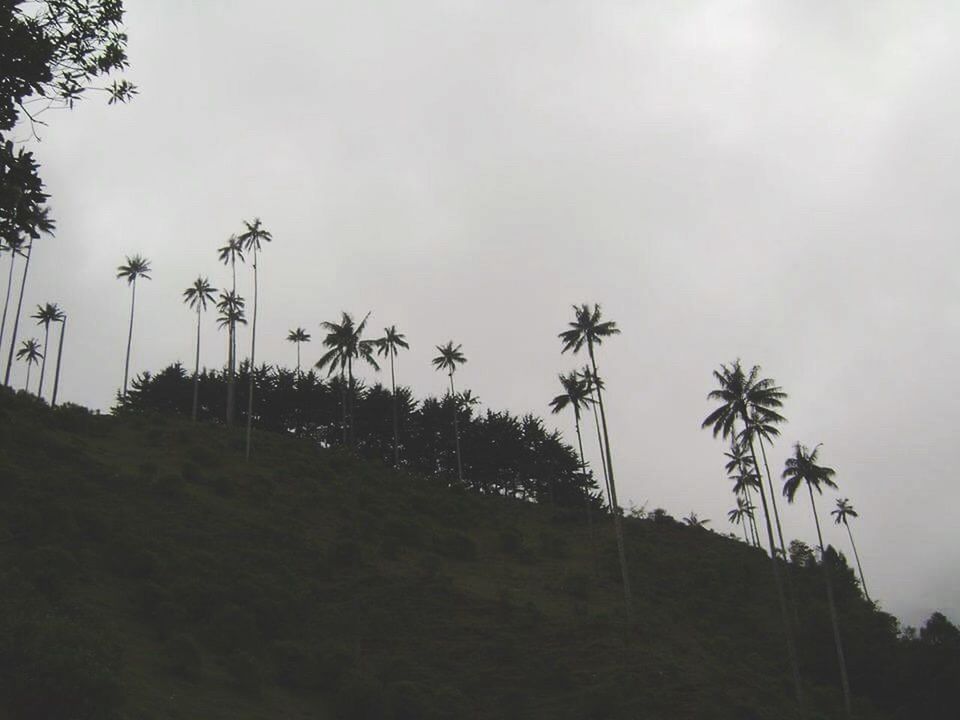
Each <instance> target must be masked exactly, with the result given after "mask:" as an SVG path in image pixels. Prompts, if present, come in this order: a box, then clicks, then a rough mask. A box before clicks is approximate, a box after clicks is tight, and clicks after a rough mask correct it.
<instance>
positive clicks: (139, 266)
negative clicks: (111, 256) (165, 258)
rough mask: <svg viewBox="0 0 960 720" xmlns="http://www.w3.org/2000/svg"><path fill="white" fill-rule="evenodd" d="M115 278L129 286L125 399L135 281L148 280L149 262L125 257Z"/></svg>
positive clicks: (144, 259)
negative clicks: (120, 279)
mask: <svg viewBox="0 0 960 720" xmlns="http://www.w3.org/2000/svg"><path fill="white" fill-rule="evenodd" d="M117 278H122V279H124V280H126V281H127V285H129V286H130V330H129V331H128V333H127V360H126V362H125V363H124V366H123V397H124V398H126V397H127V379H128V378H129V376H130V346H131V344H132V343H133V313H134V309H135V307H136V303H137V279H138V278H145V279H147V280H150V279H151V278H150V261H149V260H147V259H146V258H145V257H143V256H141V255H134V256H133V257H130V256H127V262H126V264H125V265H121V266H120V267H118V268H117Z"/></svg>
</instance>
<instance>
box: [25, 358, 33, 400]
mask: <svg viewBox="0 0 960 720" xmlns="http://www.w3.org/2000/svg"><path fill="white" fill-rule="evenodd" d="M31 367H33V363H32V362H30V361H29V360H27V381H26V382H25V383H24V384H23V389H24V392H27V393H29V392H30V368H31Z"/></svg>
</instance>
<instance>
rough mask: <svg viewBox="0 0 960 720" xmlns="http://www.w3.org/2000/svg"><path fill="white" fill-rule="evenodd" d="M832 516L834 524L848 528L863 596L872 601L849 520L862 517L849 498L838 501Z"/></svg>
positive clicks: (831, 512)
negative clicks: (841, 524)
mask: <svg viewBox="0 0 960 720" xmlns="http://www.w3.org/2000/svg"><path fill="white" fill-rule="evenodd" d="M830 514H831V515H833V517H834V522H836V523H837V525H839V524H840V523H843V526H844V527H845V528H847V536H848V537H849V538H850V545H852V546H853V557H854V558H855V559H856V561H857V570H858V571H859V573H860V586H861V587H862V588H863V594H864V596H865V597H866V598H867V600H870V593H868V592H867V581H866V580H865V579H864V577H863V567H862V566H861V565H860V555H859V553H857V544H856V543H855V542H854V541H853V533H852V532H851V531H850V523H849V522H848V518H852V517H860V516H859V514H858V513H857V511H856V510H854V509H853V505H851V504H850V499H849V498H841V499H838V500H837V507H836V509H835V510H831V511H830Z"/></svg>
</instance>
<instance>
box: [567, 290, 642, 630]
mask: <svg viewBox="0 0 960 720" xmlns="http://www.w3.org/2000/svg"><path fill="white" fill-rule="evenodd" d="M573 312H574V320H573V322H571V323H569V326H570V328H569V329H568V330H565V331H563V332H562V333H560V335H559V337H560V340H561V341H562V343H563V349H562V350H561V352H562V353H563V352H566V351H567V350H572V351H573V352H574V353H577V352H579V351H580V350H581V349H582V348H583V347H584V346H586V348H587V354H588V355H589V356H590V369H591V377H592V378H593V385H594V386H595V391H596V395H597V405H598V406H599V408H600V425H601V426H602V428H603V449H602V450H601V453H602V454H603V455H605V456H606V462H607V490H608V492H609V493H610V509H611V512H613V527H614V532H615V533H616V536H617V553H618V555H619V557H620V574H621V576H622V577H623V596H624V600H625V602H626V610H627V623H628V624H630V625H632V624H633V593H632V592H631V590H630V573H629V571H628V570H627V551H626V547H625V545H624V541H623V525H622V522H621V518H620V504H619V502H618V501H617V484H616V481H615V479H614V473H613V455H612V454H611V452H610V433H609V432H608V431H607V414H606V410H605V408H604V405H603V387H602V385H601V384H600V382H601V381H600V373H598V372H597V358H596V346H598V345H602V344H603V341H604V340H605V339H606V338H609V337H612V336H614V335H619V334H620V329H619V328H618V327H617V324H616V323H615V322H614V321H612V320H607V321H603V320H602V319H601V317H602V316H601V312H600V306H599V305H596V304H595V305H594V306H593V309H592V310H591V309H590V306H589V305H587V304H586V303H584V304H583V305H580V306H579V307H578V306H576V305H574V306H573Z"/></svg>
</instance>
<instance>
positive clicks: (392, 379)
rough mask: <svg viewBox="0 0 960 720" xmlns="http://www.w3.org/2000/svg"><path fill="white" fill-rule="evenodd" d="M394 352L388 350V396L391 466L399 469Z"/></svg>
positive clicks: (391, 349)
mask: <svg viewBox="0 0 960 720" xmlns="http://www.w3.org/2000/svg"><path fill="white" fill-rule="evenodd" d="M394 353H395V351H394V350H393V348H390V394H391V398H392V399H393V466H394V467H395V468H398V467H400V431H399V422H398V420H397V378H396V374H395V372H394V369H393V356H394Z"/></svg>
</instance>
